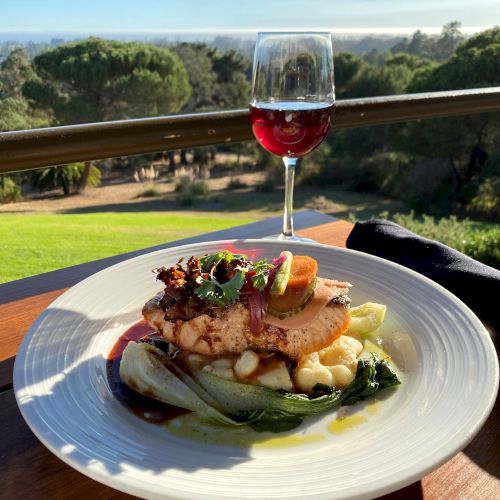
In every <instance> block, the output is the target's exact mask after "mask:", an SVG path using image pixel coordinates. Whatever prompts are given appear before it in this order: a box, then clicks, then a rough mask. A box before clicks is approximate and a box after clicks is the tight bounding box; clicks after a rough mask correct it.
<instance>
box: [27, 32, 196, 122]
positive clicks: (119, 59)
mask: <svg viewBox="0 0 500 500" xmlns="http://www.w3.org/2000/svg"><path fill="white" fill-rule="evenodd" d="M34 64H35V68H36V70H37V72H38V73H39V75H40V76H41V77H42V78H43V79H44V80H48V83H39V84H32V85H29V86H25V87H24V89H23V92H24V93H25V95H27V96H28V97H29V98H32V99H33V100H35V101H37V100H38V101H39V102H40V104H41V105H47V97H49V98H50V99H51V100H52V103H53V104H54V111H55V114H56V120H57V122H58V123H59V124H62V123H79V122H80V123H81V122H88V121H103V120H115V119H124V118H133V117H143V116H157V115H161V114H169V113H176V112H178V111H179V110H180V109H181V108H182V106H183V105H184V104H185V103H186V102H187V100H188V99H189V96H190V93H191V89H190V86H189V83H188V78H187V74H186V70H185V69H184V66H183V65H182V62H181V61H180V60H179V58H178V57H177V56H176V55H175V54H173V53H172V52H170V51H169V50H168V49H165V48H159V47H154V46H152V45H146V44H141V43H136V42H130V43H122V42H117V41H111V40H101V39H99V38H89V39H87V40H84V41H82V42H74V43H69V44H65V45H61V46H59V47H57V48H56V49H52V50H48V51H46V52H43V53H42V54H40V55H38V56H37V57H35V59H34ZM54 97H55V98H56V99H55V101H54V100H53V99H54Z"/></svg>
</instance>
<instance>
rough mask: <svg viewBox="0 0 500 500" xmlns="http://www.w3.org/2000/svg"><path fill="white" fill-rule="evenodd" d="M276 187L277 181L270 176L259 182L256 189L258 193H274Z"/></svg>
mask: <svg viewBox="0 0 500 500" xmlns="http://www.w3.org/2000/svg"><path fill="white" fill-rule="evenodd" d="M275 189H276V183H275V181H274V180H273V179H272V178H270V177H268V178H267V179H266V180H264V181H263V182H262V183H261V184H257V186H255V191H257V192H258V193H273V192H274V190H275Z"/></svg>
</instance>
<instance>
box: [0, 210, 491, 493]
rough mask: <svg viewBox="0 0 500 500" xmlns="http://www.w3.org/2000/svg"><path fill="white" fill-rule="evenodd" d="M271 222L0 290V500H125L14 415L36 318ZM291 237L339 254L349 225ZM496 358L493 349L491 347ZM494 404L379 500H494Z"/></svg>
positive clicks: (311, 226) (301, 229)
mask: <svg viewBox="0 0 500 500" xmlns="http://www.w3.org/2000/svg"><path fill="white" fill-rule="evenodd" d="M280 223H281V221H280V219H279V218H273V219H269V220H267V221H261V222H258V223H254V224H248V225H245V226H240V227H238V228H233V229H228V230H224V231H218V232H215V233H209V234H205V235H201V236H198V237H195V238H189V239H186V240H182V242H175V243H170V244H166V245H160V246H158V247H154V248H152V249H151V248H150V249H145V250H142V251H139V252H132V253H130V254H125V255H120V256H116V257H112V258H109V259H103V260H99V261H95V262H90V263H88V264H83V265H80V266H74V267H70V268H66V269H62V270H60V271H55V272H51V273H46V274H42V275H39V276H34V277H32V278H26V279H23V280H18V281H14V282H11V283H6V284H3V285H0V318H1V319H0V430H1V436H0V464H1V468H0V478H1V483H0V484H1V486H2V487H1V490H0V497H1V498H6V499H7V498H8V499H16V498H23V499H29V498H43V499H45V498H50V499H57V498H81V497H87V498H93V499H98V498H113V499H114V498H127V497H129V496H128V495H126V494H124V493H121V492H118V491H116V490H113V489H111V488H109V487H107V486H105V485H102V484H100V483H98V482H96V481H94V480H92V479H90V478H88V477H86V476H84V475H82V474H80V473H79V472H77V471H75V470H74V469H72V468H71V467H69V466H68V465H66V464H65V463H64V462H62V461H61V460H60V459H59V458H57V457H56V456H55V455H53V454H52V453H51V452H49V451H48V450H47V449H46V448H45V447H44V446H43V445H42V444H41V443H40V442H39V441H38V439H37V438H36V437H35V436H34V435H33V433H32V432H31V430H30V429H29V428H28V426H27V425H26V423H25V422H24V420H23V418H22V416H21V414H20V412H19V409H18V407H17V404H16V401H15V397H14V392H13V388H12V368H13V365H14V358H15V355H16V352H17V350H18V348H19V346H20V343H21V341H22V339H23V337H24V335H25V334H26V332H27V331H28V329H29V326H30V325H31V323H32V322H33V321H34V320H35V319H36V317H37V316H38V315H39V314H40V313H41V312H42V311H43V310H44V309H45V308H46V307H47V306H48V305H49V304H50V303H51V302H52V301H53V300H54V299H55V298H56V297H58V296H59V295H61V294H62V293H63V292H64V291H65V290H67V289H68V288H69V287H71V286H72V285H74V284H76V283H78V282H79V281H81V280H82V279H84V278H85V277H87V276H90V275H91V274H93V273H95V272H97V271H99V270H101V269H104V268H105V267H108V266H109V265H112V264H114V263H116V262H120V261H122V260H125V259H126V258H130V257H133V256H136V255H140V254H143V253H147V252H148V251H152V250H158V249H160V248H168V247H171V246H175V245H178V244H181V243H182V244H187V243H195V242H200V241H213V240H220V239H233V238H251V237H255V238H261V237H263V236H267V235H270V234H276V233H278V232H279V231H280ZM295 227H296V232H297V234H299V235H302V236H307V237H309V238H312V239H314V240H316V241H318V242H320V243H324V244H329V245H333V246H340V247H343V246H345V242H346V238H347V236H348V234H349V232H350V230H351V228H352V225H351V224H350V223H348V222H345V221H339V220H335V219H333V218H331V217H329V216H326V215H324V214H320V213H318V212H315V211H305V212H299V213H297V214H296V216H295ZM496 347H497V350H498V342H496ZM499 422H500V403H499V400H498V399H497V401H496V404H495V407H494V409H493V412H492V414H491V415H490V417H489V419H488V420H487V422H486V424H485V425H484V427H483V428H482V429H481V431H480V432H479V434H478V435H477V436H476V437H475V439H474V440H473V441H472V442H471V443H470V444H469V445H468V446H467V447H466V448H465V449H464V450H463V451H462V452H460V453H458V454H457V455H455V456H454V457H452V458H451V459H450V460H449V461H448V462H447V463H445V464H444V465H442V466H441V467H440V468H438V469H437V470H435V471H434V472H432V473H430V474H428V475H427V476H425V477H424V478H423V479H421V480H420V481H418V482H416V483H414V484H412V485H410V486H408V487H406V488H403V489H401V490H399V491H397V492H394V493H392V494H389V495H386V496H385V497H383V498H387V499H391V498H401V499H402V498H412V499H413V498H425V499H443V498H446V499H476V498H477V499H494V498H500V479H499V478H500V425H499Z"/></svg>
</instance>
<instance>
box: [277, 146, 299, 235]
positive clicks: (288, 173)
mask: <svg viewBox="0 0 500 500" xmlns="http://www.w3.org/2000/svg"><path fill="white" fill-rule="evenodd" d="M299 160H300V158H288V157H286V156H285V157H284V158H283V163H284V164H285V208H284V211H283V233H282V235H281V237H282V238H285V239H287V238H293V180H294V177H295V167H296V166H297V165H298V162H299Z"/></svg>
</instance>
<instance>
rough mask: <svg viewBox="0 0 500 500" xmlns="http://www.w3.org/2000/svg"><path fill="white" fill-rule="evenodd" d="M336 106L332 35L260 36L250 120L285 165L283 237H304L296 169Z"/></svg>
mask: <svg viewBox="0 0 500 500" xmlns="http://www.w3.org/2000/svg"><path fill="white" fill-rule="evenodd" d="M334 106H335V90H334V80H333V49H332V39H331V34H330V33H317V32H294V33H259V34H258V37H257V43H256V46H255V56H254V64H253V76H252V96H251V101H250V120H251V122H252V130H253V133H254V135H255V137H256V139H257V140H258V142H259V143H260V144H261V146H262V147H264V148H265V149H266V150H267V151H269V152H270V153H272V154H274V155H276V156H279V157H281V158H283V162H284V164H285V208H284V215H283V232H282V235H281V238H284V239H300V238H297V237H296V236H295V235H294V234H293V216H292V214H293V182H294V175H295V168H296V166H297V162H298V161H299V160H300V158H302V157H303V156H305V155H307V154H308V153H310V152H311V151H312V150H313V149H315V148H316V147H318V146H319V145H320V144H321V142H322V141H323V140H324V138H325V137H326V135H327V133H328V130H329V128H330V122H331V119H332V116H333V109H334Z"/></svg>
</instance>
